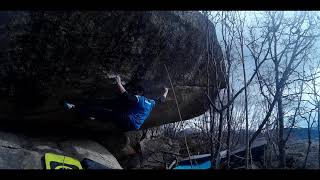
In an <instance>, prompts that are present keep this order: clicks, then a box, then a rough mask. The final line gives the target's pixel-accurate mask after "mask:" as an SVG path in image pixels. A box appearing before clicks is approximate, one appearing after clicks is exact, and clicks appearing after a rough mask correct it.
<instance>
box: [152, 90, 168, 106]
mask: <svg viewBox="0 0 320 180" xmlns="http://www.w3.org/2000/svg"><path fill="white" fill-rule="evenodd" d="M163 89H164V92H163V94H162V95H161V96H160V97H158V98H156V99H155V101H156V103H163V102H165V100H166V98H167V95H168V92H169V89H168V88H167V87H163Z"/></svg>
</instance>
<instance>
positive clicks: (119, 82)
mask: <svg viewBox="0 0 320 180" xmlns="http://www.w3.org/2000/svg"><path fill="white" fill-rule="evenodd" d="M116 82H117V83H118V84H121V78H120V76H119V75H117V76H116Z"/></svg>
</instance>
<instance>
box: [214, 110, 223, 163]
mask: <svg viewBox="0 0 320 180" xmlns="http://www.w3.org/2000/svg"><path fill="white" fill-rule="evenodd" d="M219 116H220V117H219V132H218V140H217V143H216V149H215V153H214V157H215V162H216V163H215V168H216V169H219V166H220V148H221V137H222V128H223V112H219Z"/></svg>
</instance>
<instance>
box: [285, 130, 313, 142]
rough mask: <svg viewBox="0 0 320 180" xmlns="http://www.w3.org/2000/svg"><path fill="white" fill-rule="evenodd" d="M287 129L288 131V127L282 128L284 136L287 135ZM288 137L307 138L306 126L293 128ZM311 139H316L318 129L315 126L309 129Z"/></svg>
mask: <svg viewBox="0 0 320 180" xmlns="http://www.w3.org/2000/svg"><path fill="white" fill-rule="evenodd" d="M289 131H290V129H289V128H285V129H284V134H285V137H286V136H287V134H288V133H289ZM290 138H291V139H297V140H303V139H308V128H293V129H292V130H291V133H290ZM311 139H318V129H317V128H312V129H311Z"/></svg>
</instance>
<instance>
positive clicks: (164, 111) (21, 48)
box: [0, 11, 225, 128]
mask: <svg viewBox="0 0 320 180" xmlns="http://www.w3.org/2000/svg"><path fill="white" fill-rule="evenodd" d="M207 27H208V29H209V31H210V32H212V34H213V36H212V38H213V44H212V47H210V48H212V49H213V52H212V53H213V57H214V58H213V59H210V62H211V64H210V66H209V67H210V68H209V69H210V71H209V75H210V85H212V86H210V88H211V92H212V93H213V94H214V93H215V92H216V91H217V89H219V88H223V87H224V86H225V81H224V80H223V74H224V66H223V65H222V63H221V58H222V54H221V49H220V46H219V45H218V42H217V40H216V35H215V29H214V27H213V24H211V23H210V22H209V21H208V20H207V19H206V18H205V17H204V16H203V15H202V14H200V13H199V12H188V11H184V12H179V11H175V12H170V11H165V12H161V11H160V12H159V11H152V12H144V11H139V12H130V11H125V12H121V11H111V12H101V11H99V12H1V14H0V34H1V35H0V47H1V50H0V98H1V100H0V114H1V117H0V118H1V121H2V122H8V123H9V124H10V123H13V124H15V123H20V124H23V123H25V124H30V123H34V124H37V125H39V126H40V124H43V126H42V127H47V125H48V124H50V125H54V124H57V123H58V124H66V123H69V124H74V121H73V119H74V118H73V116H72V115H70V114H68V113H66V112H64V111H63V110H62V108H61V105H60V104H59V101H61V100H63V99H65V98H73V99H86V98H111V97H114V96H115V95H116V93H115V92H116V91H117V90H116V89H115V85H114V84H112V81H111V80H110V79H109V78H108V77H110V75H114V74H120V75H121V77H122V79H123V81H124V84H125V87H126V89H127V90H128V91H129V92H130V91H132V90H133V89H134V88H135V86H136V85H137V84H141V85H143V86H144V87H145V89H146V95H147V97H151V98H152V97H156V96H158V95H159V94H160V88H161V86H163V85H166V86H168V87H170V84H169V80H168V76H167V74H166V71H165V68H164V65H166V67H167V69H168V71H169V74H170V76H171V78H172V82H173V86H174V89H175V92H176V95H177V100H178V102H179V106H180V110H181V114H182V118H183V119H184V120H187V119H190V118H193V117H196V116H199V115H201V114H203V113H204V112H205V111H206V110H207V105H206V103H207V100H206V96H205V95H204V93H205V92H206V86H207V78H206V77H207V70H206V64H207V56H206V30H207ZM217 84H220V85H219V86H217ZM176 121H179V116H178V113H177V109H176V104H175V100H174V97H173V93H172V90H170V91H169V94H168V98H167V102H165V103H164V104H161V105H158V106H157V107H156V108H155V109H154V112H153V113H152V115H151V117H150V118H149V119H148V121H147V122H146V123H145V124H144V126H143V128H149V127H153V126H158V125H161V124H165V123H170V122H176ZM98 127H100V125H98Z"/></svg>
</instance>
